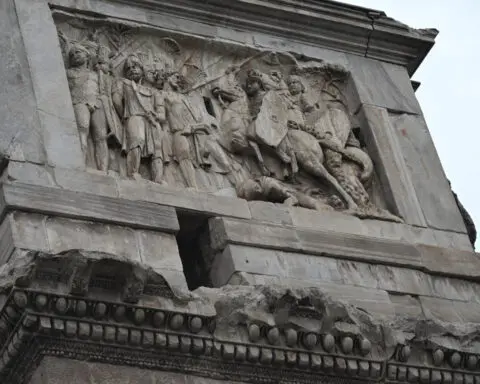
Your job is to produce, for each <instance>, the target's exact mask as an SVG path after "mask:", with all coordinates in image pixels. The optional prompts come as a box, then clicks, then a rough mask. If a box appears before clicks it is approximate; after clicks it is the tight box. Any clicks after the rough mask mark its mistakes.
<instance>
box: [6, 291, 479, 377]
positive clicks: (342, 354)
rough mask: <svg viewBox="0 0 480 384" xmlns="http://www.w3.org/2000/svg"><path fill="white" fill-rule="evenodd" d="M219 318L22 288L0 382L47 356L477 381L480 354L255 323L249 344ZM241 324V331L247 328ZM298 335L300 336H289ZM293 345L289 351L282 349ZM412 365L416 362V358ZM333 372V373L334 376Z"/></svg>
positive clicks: (212, 372)
mask: <svg viewBox="0 0 480 384" xmlns="http://www.w3.org/2000/svg"><path fill="white" fill-rule="evenodd" d="M212 320H214V319H212V318H209V317H205V316H198V315H189V314H182V313H177V312H174V311H171V310H165V309H156V308H152V307H142V306H136V305H131V304H125V305H124V304H122V303H118V302H117V303H115V302H108V301H105V300H98V299H93V298H82V297H78V296H72V295H59V294H55V293H49V292H42V291H37V290H30V289H21V288H20V289H19V288H15V289H14V290H12V291H11V292H10V294H9V296H8V298H7V299H6V303H5V305H4V307H3V309H2V311H1V312H0V341H1V345H2V348H1V349H0V378H1V379H2V382H5V383H9V384H22V383H25V382H27V381H28V379H29V377H30V375H31V374H32V373H33V371H34V370H35V367H36V365H37V364H38V363H39V362H40V361H41V359H42V357H43V356H48V355H50V356H57V357H64V358H73V359H88V360H90V361H98V362H106V363H114V364H122V365H133V366H139V367H142V368H149V369H161V370H168V371H176V370H183V371H184V372H185V370H187V371H188V373H191V374H194V375H199V376H207V377H212V378H219V379H222V378H228V379H230V380H241V381H244V382H251V383H276V382H279V380H281V379H283V380H286V381H288V382H297V383H315V382H318V379H319V376H321V377H322V382H327V383H330V382H331V383H332V384H333V383H337V382H342V379H343V380H345V379H347V380H349V382H355V383H362V382H365V383H372V382H397V383H402V382H405V383H425V384H428V383H432V384H450V383H452V382H453V383H465V384H470V383H471V384H474V383H478V380H480V375H479V371H478V366H477V365H478V356H476V355H469V354H460V353H458V352H455V351H448V350H447V351H443V350H438V349H437V350H435V351H424V352H425V353H424V355H423V356H416V358H415V360H416V361H417V363H416V364H411V363H408V360H409V358H410V357H411V356H410V355H411V349H410V347H409V346H408V345H399V346H398V347H397V348H396V350H395V352H394V354H393V356H392V357H391V358H379V357H377V356H375V353H374V352H373V351H375V348H376V347H377V346H373V350H372V344H371V343H370V342H369V341H365V339H357V338H355V337H351V336H349V335H348V332H347V333H346V334H345V335H343V336H340V337H339V336H336V337H334V336H332V335H331V334H324V335H319V334H316V333H305V334H301V333H298V334H297V332H295V331H293V330H292V329H280V330H279V329H278V328H276V327H274V326H273V327H265V326H262V327H259V326H257V325H255V324H251V325H250V326H249V329H248V337H249V340H248V341H247V340H246V341H238V340H234V339H235V337H219V336H218V335H216V333H215V325H214V324H215V322H214V321H212ZM241 328H242V326H239V329H238V331H239V333H241V332H242V329H241ZM292 332H293V333H292ZM285 344H287V345H285ZM411 360H412V359H411ZM332 376H335V377H332Z"/></svg>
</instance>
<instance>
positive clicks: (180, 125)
mask: <svg viewBox="0 0 480 384" xmlns="http://www.w3.org/2000/svg"><path fill="white" fill-rule="evenodd" d="M181 81H182V79H181V76H180V74H179V73H178V72H171V73H168V74H167V75H166V84H165V91H166V93H165V106H166V118H167V121H168V124H169V127H170V131H171V133H172V149H173V156H174V157H175V159H176V160H177V161H178V164H179V166H180V170H181V172H182V175H183V177H184V179H185V182H186V184H187V186H188V187H189V188H195V189H197V188H198V187H197V182H196V177H195V168H194V165H193V159H192V157H193V155H192V152H193V151H192V149H193V150H195V151H196V152H195V155H196V157H197V158H196V161H197V162H199V163H200V165H201V164H202V162H207V161H208V152H206V151H205V152H202V148H199V147H198V146H197V145H198V144H199V143H198V142H197V143H192V144H193V145H194V146H195V148H192V147H191V144H190V140H189V137H191V136H195V135H196V134H198V133H205V134H208V128H209V123H208V122H207V121H205V119H204V118H203V117H204V116H202V115H201V114H199V113H198V111H196V109H195V107H194V106H193V105H192V103H191V101H190V98H189V96H188V95H186V94H182V93H181V91H182V86H181ZM193 139H194V140H195V137H193Z"/></svg>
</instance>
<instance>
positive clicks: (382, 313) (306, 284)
mask: <svg viewBox="0 0 480 384" xmlns="http://www.w3.org/2000/svg"><path fill="white" fill-rule="evenodd" d="M243 275H244V276H243V277H244V278H243V279H242V280H241V284H243V285H245V284H247V285H277V286H282V288H285V289H289V288H292V289H295V288H318V289H319V290H321V291H322V292H324V293H325V294H327V295H329V296H330V297H332V299H334V300H339V301H341V302H342V303H348V304H351V305H354V306H356V307H358V308H363V309H364V310H365V311H368V312H370V313H371V314H373V316H379V317H380V318H382V319H386V320H387V319H392V318H393V316H394V315H395V312H394V307H393V305H392V303H391V301H390V299H389V297H388V294H387V292H385V291H383V290H380V289H371V288H363V287H356V286H351V285H345V284H338V283H329V282H321V281H314V280H307V279H301V280H299V279H291V278H284V277H278V276H266V275H262V274H248V273H245V274H243ZM232 277H233V279H232V280H231V281H230V282H229V284H235V281H238V279H236V278H235V277H236V276H232Z"/></svg>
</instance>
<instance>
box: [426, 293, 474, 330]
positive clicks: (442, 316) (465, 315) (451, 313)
mask: <svg viewBox="0 0 480 384" xmlns="http://www.w3.org/2000/svg"><path fill="white" fill-rule="evenodd" d="M420 303H421V305H422V309H423V313H424V315H425V317H426V319H429V320H430V319H431V320H440V321H443V322H446V323H463V324H465V323H480V304H479V303H474V302H464V301H456V300H446V299H438V298H433V297H420Z"/></svg>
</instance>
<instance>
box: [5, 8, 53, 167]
mask: <svg viewBox="0 0 480 384" xmlns="http://www.w3.org/2000/svg"><path fill="white" fill-rule="evenodd" d="M0 25H2V29H3V30H5V31H8V33H3V34H2V36H0V51H1V52H2V55H1V58H0V64H1V68H2V70H1V71H0V116H2V120H1V122H0V155H2V156H5V157H7V158H10V159H13V160H19V161H32V162H35V163H43V162H45V160H46V157H45V152H44V149H43V136H42V133H41V131H40V121H39V118H38V114H37V107H36V102H35V95H34V93H33V84H32V79H31V75H30V67H29V62H28V59H27V54H26V52H25V47H24V45H23V38H22V34H21V31H20V26H19V24H18V18H17V14H16V11H15V7H14V1H13V0H5V1H2V2H1V4H0Z"/></svg>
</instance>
